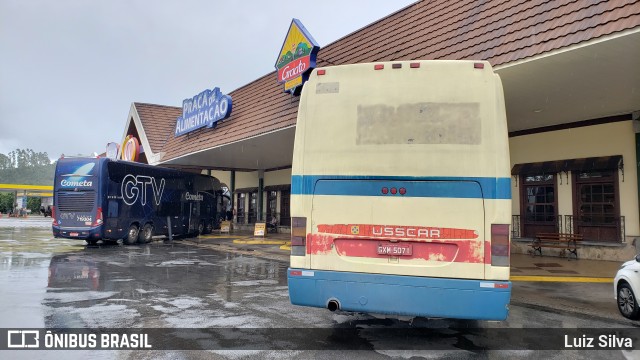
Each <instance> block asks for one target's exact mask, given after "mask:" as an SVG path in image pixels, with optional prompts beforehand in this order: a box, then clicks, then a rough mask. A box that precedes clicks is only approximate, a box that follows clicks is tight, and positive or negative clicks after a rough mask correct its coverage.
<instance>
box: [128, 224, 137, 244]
mask: <svg viewBox="0 0 640 360" xmlns="http://www.w3.org/2000/svg"><path fill="white" fill-rule="evenodd" d="M138 232H140V230H139V228H138V225H135V224H134V225H131V226H129V232H127V236H126V237H125V238H124V243H125V244H127V245H133V244H135V243H136V242H137V241H138Z"/></svg>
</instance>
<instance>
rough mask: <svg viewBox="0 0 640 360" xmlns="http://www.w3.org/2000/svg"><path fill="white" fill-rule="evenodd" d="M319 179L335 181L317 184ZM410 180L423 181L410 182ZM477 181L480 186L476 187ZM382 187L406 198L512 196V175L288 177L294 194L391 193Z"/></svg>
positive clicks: (357, 194)
mask: <svg viewBox="0 0 640 360" xmlns="http://www.w3.org/2000/svg"><path fill="white" fill-rule="evenodd" d="M319 180H336V181H326V182H325V181H323V182H320V183H318V181H319ZM363 180H375V181H376V182H371V183H367V182H366V181H363ZM378 181H380V182H383V183H384V184H381V183H380V182H378ZM413 181H423V182H422V183H418V182H415V183H412V182H413ZM424 181H433V183H425V182H424ZM478 184H479V185H480V188H478ZM382 186H386V187H389V188H391V187H396V188H400V187H404V188H406V189H407V194H406V195H404V196H405V197H439V198H484V199H511V178H490V177H412V176H357V175H354V176H339V175H336V176H332V175H292V176H291V193H292V194H294V195H312V194H315V195H343V196H394V195H391V194H388V195H384V194H382V193H381V187H382ZM478 190H481V191H478ZM395 196H401V195H395Z"/></svg>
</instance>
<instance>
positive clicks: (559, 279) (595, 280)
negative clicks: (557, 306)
mask: <svg viewBox="0 0 640 360" xmlns="http://www.w3.org/2000/svg"><path fill="white" fill-rule="evenodd" d="M510 280H511V281H545V282H578V283H613V278H602V277H579V276H511V278H510Z"/></svg>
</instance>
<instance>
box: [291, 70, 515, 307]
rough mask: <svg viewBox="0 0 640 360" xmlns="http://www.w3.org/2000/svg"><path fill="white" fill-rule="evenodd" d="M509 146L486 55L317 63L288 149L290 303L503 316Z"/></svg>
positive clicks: (507, 289)
mask: <svg viewBox="0 0 640 360" xmlns="http://www.w3.org/2000/svg"><path fill="white" fill-rule="evenodd" d="M508 146H509V145H508V134H507V121H506V114H505V105H504V95H503V90H502V84H501V81H500V78H499V76H498V75H497V74H495V73H494V72H493V69H492V68H491V65H490V64H489V63H488V62H485V61H444V60H432V61H430V60H419V61H397V62H381V63H370V64H355V65H344V66H333V67H325V68H319V69H315V70H314V71H313V72H312V74H311V75H310V77H309V81H308V82H307V83H306V84H305V85H304V88H303V90H302V94H301V98H300V105H299V110H298V120H297V125H296V135H295V143H294V154H293V165H292V185H291V189H292V193H291V216H292V228H291V263H290V268H289V269H288V275H287V277H288V281H289V296H290V299H291V302H292V303H293V304H295V305H302V306H313V307H321V308H328V309H329V310H332V311H334V310H341V311H346V312H361V313H368V314H373V315H381V316H384V317H398V318H404V317H415V316H421V317H445V318H459V319H484V320H504V319H506V317H507V315H508V305H509V300H510V297H511V282H510V281H509V265H510V257H509V251H510V236H509V224H510V220H511V185H510V184H511V183H510V181H511V177H510V169H509V147H508Z"/></svg>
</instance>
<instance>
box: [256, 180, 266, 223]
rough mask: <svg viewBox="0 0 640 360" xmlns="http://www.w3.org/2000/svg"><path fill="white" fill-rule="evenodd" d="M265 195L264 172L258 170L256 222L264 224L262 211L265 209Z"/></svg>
mask: <svg viewBox="0 0 640 360" xmlns="http://www.w3.org/2000/svg"><path fill="white" fill-rule="evenodd" d="M263 193H264V170H258V216H257V220H256V222H262V221H263V220H264V219H263V218H262V209H263V208H264V199H262V195H263Z"/></svg>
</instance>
